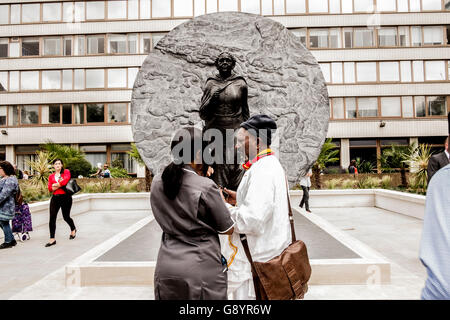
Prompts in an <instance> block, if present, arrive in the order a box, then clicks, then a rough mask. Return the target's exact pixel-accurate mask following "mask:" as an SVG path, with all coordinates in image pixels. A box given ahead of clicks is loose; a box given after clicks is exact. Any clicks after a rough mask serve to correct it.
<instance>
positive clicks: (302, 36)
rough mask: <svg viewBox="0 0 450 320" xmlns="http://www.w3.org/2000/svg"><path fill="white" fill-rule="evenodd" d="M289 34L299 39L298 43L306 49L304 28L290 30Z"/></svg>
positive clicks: (305, 31)
mask: <svg viewBox="0 0 450 320" xmlns="http://www.w3.org/2000/svg"><path fill="white" fill-rule="evenodd" d="M291 32H292V33H293V34H294V35H295V36H296V37H299V38H300V42H301V43H302V44H303V45H304V46H305V47H306V33H307V30H306V28H302V29H291Z"/></svg>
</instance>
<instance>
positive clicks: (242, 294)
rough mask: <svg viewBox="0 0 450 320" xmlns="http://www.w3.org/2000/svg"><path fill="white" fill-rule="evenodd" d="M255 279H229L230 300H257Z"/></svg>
mask: <svg viewBox="0 0 450 320" xmlns="http://www.w3.org/2000/svg"><path fill="white" fill-rule="evenodd" d="M255 299H256V295H255V288H254V285H253V279H248V280H246V281H244V282H233V281H228V300H255Z"/></svg>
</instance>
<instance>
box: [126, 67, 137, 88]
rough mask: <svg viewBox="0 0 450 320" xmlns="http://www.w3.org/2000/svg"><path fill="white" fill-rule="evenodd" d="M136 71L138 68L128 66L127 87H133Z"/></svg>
mask: <svg viewBox="0 0 450 320" xmlns="http://www.w3.org/2000/svg"><path fill="white" fill-rule="evenodd" d="M138 72H139V69H138V68H128V88H133V85H134V82H135V81H136V77H137V74H138Z"/></svg>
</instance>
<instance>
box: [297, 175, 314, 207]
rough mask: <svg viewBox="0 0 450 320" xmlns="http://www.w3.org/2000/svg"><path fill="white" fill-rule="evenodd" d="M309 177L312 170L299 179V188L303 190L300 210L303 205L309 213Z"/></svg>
mask: <svg viewBox="0 0 450 320" xmlns="http://www.w3.org/2000/svg"><path fill="white" fill-rule="evenodd" d="M311 176H312V170H311V169H309V170H308V172H307V173H306V175H304V176H303V177H302V178H301V179H300V187H302V190H303V197H302V201H300V208H303V205H305V209H306V212H308V213H311V210H309V190H310V189H311Z"/></svg>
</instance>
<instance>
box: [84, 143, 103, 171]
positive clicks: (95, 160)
mask: <svg viewBox="0 0 450 320" xmlns="http://www.w3.org/2000/svg"><path fill="white" fill-rule="evenodd" d="M80 150H81V151H83V152H84V153H85V155H86V160H87V161H89V163H90V164H91V166H93V167H94V168H101V167H102V166H103V165H104V164H105V163H106V145H87V146H80Z"/></svg>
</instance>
